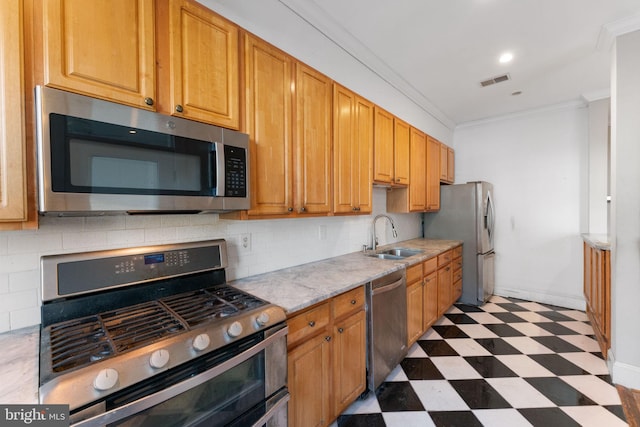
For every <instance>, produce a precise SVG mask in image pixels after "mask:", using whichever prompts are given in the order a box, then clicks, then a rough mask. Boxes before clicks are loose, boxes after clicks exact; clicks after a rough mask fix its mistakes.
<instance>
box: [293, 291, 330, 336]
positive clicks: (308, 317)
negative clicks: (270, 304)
mask: <svg viewBox="0 0 640 427" xmlns="http://www.w3.org/2000/svg"><path fill="white" fill-rule="evenodd" d="M329 315H330V303H329V302H328V301H327V302H326V303H323V304H321V305H319V306H317V307H315V308H312V309H311V310H308V311H305V312H304V313H301V314H298V315H297V316H294V317H292V318H291V319H289V320H287V325H288V326H289V335H288V337H287V343H288V345H289V347H291V346H292V345H293V344H295V343H297V342H298V341H300V340H303V339H304V338H306V337H309V336H311V335H313V334H315V333H316V332H318V331H320V330H322V329H323V328H324V327H326V326H327V325H328V324H329Z"/></svg>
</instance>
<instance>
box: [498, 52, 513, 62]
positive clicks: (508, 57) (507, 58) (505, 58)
mask: <svg viewBox="0 0 640 427" xmlns="http://www.w3.org/2000/svg"><path fill="white" fill-rule="evenodd" d="M512 59H513V53H511V52H505V53H503V54H502V55H500V59H498V61H500V63H501V64H506V63H507V62H511V60H512Z"/></svg>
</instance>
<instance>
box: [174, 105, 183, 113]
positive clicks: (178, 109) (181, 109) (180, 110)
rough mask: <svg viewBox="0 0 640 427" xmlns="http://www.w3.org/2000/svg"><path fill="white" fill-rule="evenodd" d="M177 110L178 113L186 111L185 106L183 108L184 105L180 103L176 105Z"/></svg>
mask: <svg viewBox="0 0 640 427" xmlns="http://www.w3.org/2000/svg"><path fill="white" fill-rule="evenodd" d="M176 111H177V112H178V113H182V112H183V111H184V108H182V105H180V104H178V105H176Z"/></svg>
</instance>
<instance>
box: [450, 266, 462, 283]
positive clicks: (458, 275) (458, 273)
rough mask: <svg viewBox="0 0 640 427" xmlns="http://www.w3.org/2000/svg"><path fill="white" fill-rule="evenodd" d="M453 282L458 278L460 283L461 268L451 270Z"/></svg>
mask: <svg viewBox="0 0 640 427" xmlns="http://www.w3.org/2000/svg"><path fill="white" fill-rule="evenodd" d="M452 280H453V281H454V283H455V282H456V281H458V280H460V283H462V269H460V268H458V269H456V270H453V279H452Z"/></svg>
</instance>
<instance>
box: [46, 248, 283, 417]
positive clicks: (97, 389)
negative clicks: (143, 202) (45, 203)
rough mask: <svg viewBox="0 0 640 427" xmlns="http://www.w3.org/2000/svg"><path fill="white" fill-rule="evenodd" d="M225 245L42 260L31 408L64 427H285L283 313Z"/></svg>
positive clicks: (113, 251)
mask: <svg viewBox="0 0 640 427" xmlns="http://www.w3.org/2000/svg"><path fill="white" fill-rule="evenodd" d="M226 267H227V250H226V243H225V241H224V240H210V241H203V242H195V243H181V244H173V245H162V246H150V247H140V248H128V249H119V250H107V251H99V252H90V253H77V254H64V255H55V256H44V257H42V259H41V282H42V295H43V305H42V328H41V340H40V341H41V343H40V389H39V391H40V402H41V403H45V404H47V403H48V404H54V403H57V404H69V406H70V413H71V420H72V425H73V426H136V427H138V426H159V425H162V426H163V427H169V426H181V427H182V426H227V425H230V426H252V425H253V426H262V425H265V424H266V425H268V426H284V425H286V422H287V421H286V412H287V410H286V408H287V401H288V400H289V394H288V392H287V389H286V371H287V362H286V354H287V353H286V351H287V348H286V334H287V331H288V330H287V327H286V325H285V318H286V316H285V313H284V311H283V310H282V309H281V308H280V307H277V306H275V305H273V304H270V303H268V302H266V301H263V300H261V299H258V298H256V297H253V296H252V295H249V294H247V293H244V292H242V291H239V290H238V289H235V288H233V287H231V286H229V285H227V284H226V279H225V268H226Z"/></svg>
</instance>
